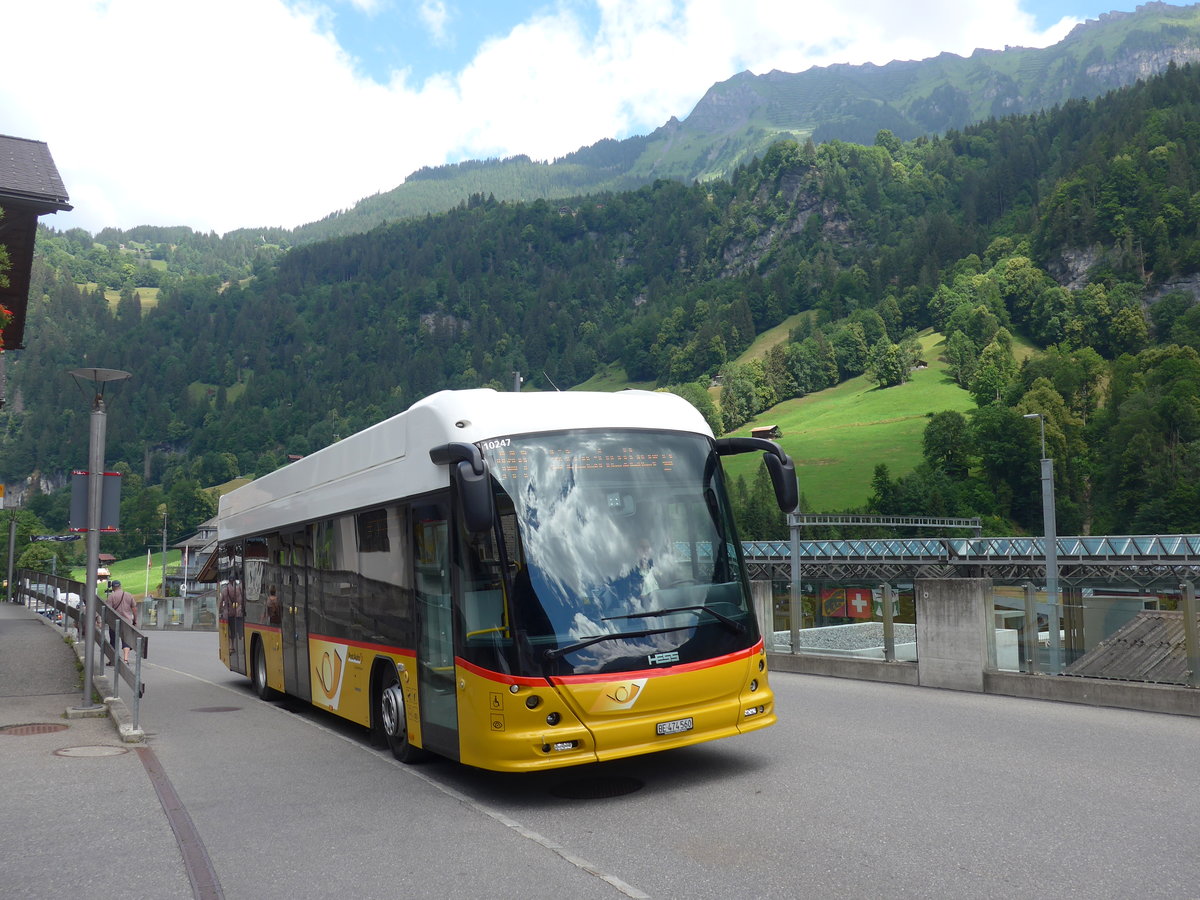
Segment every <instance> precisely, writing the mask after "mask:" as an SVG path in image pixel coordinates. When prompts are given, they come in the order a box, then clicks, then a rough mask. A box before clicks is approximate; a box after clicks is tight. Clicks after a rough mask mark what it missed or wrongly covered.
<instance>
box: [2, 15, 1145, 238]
mask: <svg viewBox="0 0 1200 900" xmlns="http://www.w3.org/2000/svg"><path fill="white" fill-rule="evenodd" d="M1115 2H1116V0H909V2H907V3H898V2H896V0H858V2H855V3H847V2H846V0H541V2H539V0H40V2H32V0H0V22H2V23H3V31H4V36H5V42H4V43H5V48H4V65H5V69H6V72H7V73H8V74H7V76H6V77H5V78H4V79H2V80H0V134H8V135H14V136H18V137H26V138H34V139H36V140H41V141H45V142H46V143H47V144H49V146H50V151H51V153H52V154H53V156H54V160H55V163H56V164H57V166H58V169H59V172H60V174H61V175H62V177H63V181H64V182H65V183H66V186H67V191H68V193H69V194H70V196H71V202H72V203H73V204H74V206H75V210H74V211H73V212H70V213H59V214H58V215H56V216H47V217H45V218H43V220H42V221H43V222H44V223H46V224H48V225H51V226H52V227H55V228H59V229H65V228H72V227H82V228H86V229H87V230H89V231H92V232H95V231H98V230H99V229H100V228H103V227H104V226H107V225H112V226H117V227H120V228H129V227H132V226H135V225H141V224H153V225H190V226H192V227H193V228H197V229H200V230H205V231H207V230H213V231H216V232H218V233H224V232H226V231H230V230H232V229H235V228H240V227H250V226H269V225H282V226H286V227H293V226H296V225H301V224H304V223H305V222H310V221H313V220H316V219H319V218H322V217H323V216H325V215H327V214H328V213H330V212H333V211H335V210H339V209H346V208H349V207H350V206H353V205H354V203H355V202H356V201H358V200H359V199H361V198H363V197H365V196H369V195H371V194H374V193H377V192H379V191H386V190H390V189H391V188H393V187H395V186H396V185H397V184H399V183H401V182H402V181H403V180H404V178H405V176H406V175H407V174H408V173H410V172H412V171H414V170H415V169H418V168H420V167H421V166H426V165H439V164H441V163H446V162H457V161H459V160H463V159H479V158H487V157H494V156H511V155H514V154H517V153H526V154H528V155H530V156H532V157H533V158H535V159H546V160H549V159H554V158H555V157H557V156H561V155H563V154H565V153H569V152H571V151H572V150H575V149H577V148H579V147H581V146H584V145H587V144H591V143H593V142H595V141H597V140H599V139H601V138H604V137H617V138H622V137H628V136H629V135H632V134H645V133H647V132H649V131H651V130H653V129H654V128H656V127H657V126H659V125H661V124H662V123H663V122H665V121H666V120H667V119H668V118H670V117H671V116H677V117H679V118H681V119H682V118H685V117H686V116H687V114H688V113H689V112H690V111H691V109H692V107H693V106H695V104H696V102H697V101H698V100H699V99H700V98H701V97H702V96H703V95H704V92H705V91H706V90H707V89H708V88H709V87H710V86H711V85H712V84H713V83H715V82H718V81H723V80H725V79H727V78H729V77H730V76H732V75H734V74H736V73H737V72H740V71H742V70H744V69H749V70H750V71H752V72H756V73H762V72H767V71H770V70H771V69H780V70H783V71H789V72H799V71H803V70H804V69H807V68H808V67H809V66H813V65H827V64H830V63H838V62H848V63H863V62H874V63H878V64H883V63H886V62H888V61H890V60H893V59H921V58H925V57H928V56H933V55H936V54H937V53H940V52H942V51H950V52H953V53H959V54H962V55H969V54H970V53H971V51H972V50H974V49H975V48H977V47H985V48H989V49H1001V48H1003V47H1004V45H1006V44H1009V45H1021V46H1027V47H1042V46H1046V45H1048V44H1052V43H1054V42H1056V41H1058V40H1060V39H1061V38H1062V37H1063V36H1065V35H1066V33H1067V32H1068V31H1069V30H1070V29H1071V27H1073V26H1074V25H1075V24H1077V23H1078V22H1081V21H1084V20H1086V19H1089V18H1096V17H1097V16H1098V15H1099V14H1100V13H1102V12H1106V11H1108V10H1109V9H1113V8H1119V9H1123V10H1127V11H1128V10H1132V9H1133V7H1134V0H1122V4H1123V5H1121V6H1119V7H1117V6H1114V4H1115Z"/></svg>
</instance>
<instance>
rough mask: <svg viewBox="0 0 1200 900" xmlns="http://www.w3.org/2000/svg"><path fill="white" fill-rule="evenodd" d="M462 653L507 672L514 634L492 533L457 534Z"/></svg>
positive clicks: (482, 663) (499, 560)
mask: <svg viewBox="0 0 1200 900" xmlns="http://www.w3.org/2000/svg"><path fill="white" fill-rule="evenodd" d="M458 563H459V564H458V567H457V568H458V580H459V589H460V591H461V594H460V596H461V597H462V606H461V612H462V632H461V636H462V643H463V647H462V653H463V655H464V657H465V658H467V659H469V660H471V661H472V662H474V663H476V664H478V665H482V666H485V667H487V668H500V669H502V670H505V669H507V667H508V663H507V652H506V650H504V649H503V648H505V647H507V646H508V645H509V644H510V643H511V637H512V635H511V632H510V630H509V621H508V615H507V611H506V609H505V603H504V588H503V581H502V577H501V571H502V569H501V559H500V553H499V547H498V545H497V544H496V540H495V536H494V534H493V533H492V532H484V533H482V534H475V535H468V534H466V532H465V531H463V530H461V529H460V530H459V534H458Z"/></svg>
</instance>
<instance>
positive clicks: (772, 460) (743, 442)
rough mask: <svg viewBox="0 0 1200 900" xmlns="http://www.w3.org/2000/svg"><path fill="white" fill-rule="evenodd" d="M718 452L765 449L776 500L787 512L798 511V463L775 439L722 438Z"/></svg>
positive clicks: (727, 452)
mask: <svg viewBox="0 0 1200 900" xmlns="http://www.w3.org/2000/svg"><path fill="white" fill-rule="evenodd" d="M716 444H717V453H718V454H720V455H721V456H730V455H732V454H735V453H750V452H752V451H754V450H761V451H763V462H765V463H766V465H767V473H768V474H769V475H770V476H771V484H772V485H773V486H774V487H775V502H777V503H778V504H779V508H780V509H781V510H783V511H784V512H785V513H791V512H795V511H796V507H797V506H799V505H800V489H799V487H797V485H796V464H795V463H794V462H793V461H792V458H791V457H790V456H788V455H787V454H786V453H784V452H783V449H782V448H781V447H780V446H779V445H778V444H776V443H775V442H774V441H768V440H767V439H766V438H756V437H729V438H720V439H719V440H717V442H716Z"/></svg>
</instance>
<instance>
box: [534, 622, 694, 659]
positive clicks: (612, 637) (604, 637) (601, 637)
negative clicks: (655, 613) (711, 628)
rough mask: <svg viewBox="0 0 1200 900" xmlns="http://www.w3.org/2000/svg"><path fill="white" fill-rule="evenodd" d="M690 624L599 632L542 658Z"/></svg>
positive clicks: (559, 655)
mask: <svg viewBox="0 0 1200 900" xmlns="http://www.w3.org/2000/svg"><path fill="white" fill-rule="evenodd" d="M614 618H628V617H627V616H615V617H614ZM691 627H692V626H690V625H676V626H675V627H674V628H645V629H643V630H641V631H618V632H615V633H614V634H597V635H595V636H593V637H590V638H585V639H584V640H582V641H576V642H575V643H574V644H567V646H565V647H555V648H554V649H552V650H547V651H545V652H544V653H543V654H542V658H543V659H545V660H546V661H547V662H553V661H554V660H556V659H559V658H560V657H563V656H566V655H567V654H568V653H574V652H575V651H576V650H582V649H583V648H584V647H590V646H592V644H599V643H600V642H601V641H617V640H620V639H621V638H641V637H650V635H652V634H667V633H668V632H671V631H683V630H684V629H685V628H691Z"/></svg>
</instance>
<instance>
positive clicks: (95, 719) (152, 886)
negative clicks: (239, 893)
mask: <svg viewBox="0 0 1200 900" xmlns="http://www.w3.org/2000/svg"><path fill="white" fill-rule="evenodd" d="M79 647H80V649H82V645H79ZM78 659H79V657H78V656H77V654H76V649H75V647H73V646H71V645H69V644H68V643H66V641H64V640H63V636H62V633H61V632H60V631H59V630H58V629H57V628H56V627H54V626H53V625H51V624H50V623H49V622H48V621H47V620H46V619H45V618H43V617H42V616H39V615H37V614H36V613H34V612H32V611H30V610H29V609H27V608H25V607H24V606H22V605H19V604H15V603H5V602H0V783H2V784H3V785H4V788H3V797H4V800H3V802H2V803H0V833H3V834H4V835H5V849H4V854H3V855H2V857H0V884H2V885H3V888H2V892H3V893H4V894H5V895H6V896H13V897H30V898H34V897H47V898H49V897H64V896H73V895H74V896H85V895H86V894H87V893H91V892H94V891H95V890H96V889H97V888H98V887H101V886H105V885H106V886H108V887H109V888H111V889H112V890H113V891H114V892H116V893H121V894H124V893H132V894H135V895H141V896H154V897H191V896H193V893H192V890H191V888H190V886H189V882H188V877H187V875H186V873H185V870H184V867H183V863H182V859H181V857H180V852H179V848H178V846H177V844H176V841H175V837H174V834H173V832H172V830H171V826H170V823H169V821H168V819H167V817H166V815H165V814H164V812H163V808H162V803H161V802H160V801H159V799H158V795H157V793H156V792H155V788H154V785H153V783H152V781H151V779H150V777H148V775H147V771H146V768H145V767H144V765H143V760H142V756H141V754H140V753H139V752H138V750H137V748H138V747H143V748H144V747H146V745H145V744H143V743H140V741H141V739H142V738H143V735H142V733H141V732H140V731H139V732H134V730H133V729H132V727H131V726H130V725H129V713H128V709H127V708H126V707H125V704H124V703H123V702H121V701H117V702H116V703H114V704H111V705H110V709H106V708H105V707H104V706H103V705H102V706H100V707H99V710H98V711H97V712H96V713H93V714H90V715H86V716H83V717H77V716H78V715H79V714H78V712H73V710H78V708H79V707H80V706H81V704H82V700H83V695H82V689H83V672H82V665H81V663H79V662H78ZM105 672H106V673H111V672H112V669H105ZM93 683H94V687H95V691H96V693H97V694H98V695H99V696H100V697H104V696H106V695H107V694H109V693H111V691H110V689H109V680H108V675H105V676H99V677H96V678H95V679H93ZM131 690H132V689H131V688H129V687H128V685H126V684H125V683H124V682H122V684H121V692H122V693H123V694H126V695H127V694H128V693H129V692H130V691H131ZM123 719H124V721H122V720H123ZM134 741H137V742H134Z"/></svg>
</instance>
